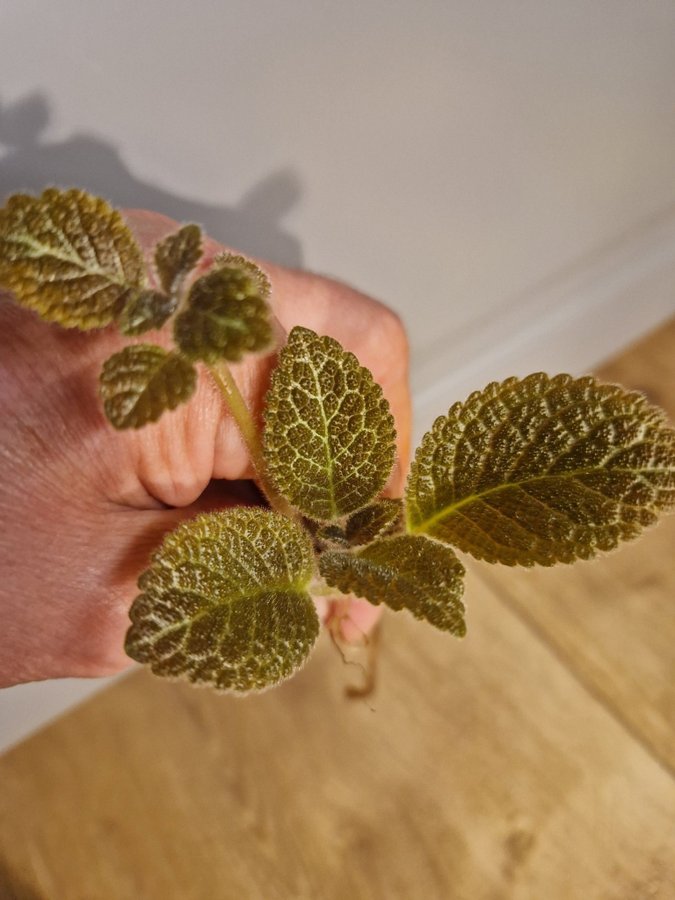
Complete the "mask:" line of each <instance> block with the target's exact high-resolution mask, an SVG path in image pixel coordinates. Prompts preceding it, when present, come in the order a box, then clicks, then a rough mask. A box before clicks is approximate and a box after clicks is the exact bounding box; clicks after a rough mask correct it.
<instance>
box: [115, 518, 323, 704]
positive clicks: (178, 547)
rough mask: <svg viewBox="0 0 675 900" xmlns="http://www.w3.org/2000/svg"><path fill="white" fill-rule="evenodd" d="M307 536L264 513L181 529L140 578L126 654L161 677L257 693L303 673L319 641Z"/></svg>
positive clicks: (207, 520)
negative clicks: (315, 643) (300, 670)
mask: <svg viewBox="0 0 675 900" xmlns="http://www.w3.org/2000/svg"><path fill="white" fill-rule="evenodd" d="M312 570H313V553H312V546H311V542H310V540H309V536H308V535H307V534H306V532H305V531H303V529H302V528H300V527H299V526H298V525H296V524H295V523H294V522H292V521H291V520H290V519H287V518H285V517H284V516H280V515H278V514H277V513H273V512H268V511H267V510H264V509H229V510H226V511H225V512H217V513H209V514H208V515H203V516H199V517H198V518H196V519H193V520H192V521H190V522H187V523H185V524H183V525H181V526H180V527H179V528H178V529H176V531H174V532H172V533H171V534H169V535H168V536H167V537H166V538H165V539H164V543H163V545H162V546H161V548H160V549H159V550H158V551H157V552H156V553H155V555H154V557H153V560H152V565H151V567H150V568H149V569H148V570H147V571H146V572H144V573H143V575H141V577H140V579H139V582H138V586H139V588H140V589H141V591H142V593H141V594H140V595H139V596H138V597H137V598H136V599H135V601H134V603H133V606H132V607H131V612H130V616H131V621H132V623H133V624H132V626H131V628H130V629H129V632H128V634H127V639H126V651H127V653H128V654H129V656H131V657H132V658H133V659H135V660H137V661H138V662H143V663H148V664H149V665H150V666H151V668H152V671H153V672H155V674H157V675H165V676H168V677H174V678H185V679H187V680H188V681H192V682H199V683H204V684H210V685H212V686H213V687H215V688H218V689H221V690H234V691H254V690H261V689H263V688H266V687H269V686H271V685H273V684H277V683H278V682H279V681H282V680H283V679H285V678H288V677H289V676H290V675H292V674H293V673H294V672H295V671H297V669H299V668H300V667H301V666H302V665H303V663H304V662H305V660H306V659H307V656H308V655H309V652H310V650H311V649H312V646H313V645H314V642H315V640H316V637H317V635H318V632H319V620H318V617H317V614H316V610H315V608H314V604H313V603H312V600H311V598H310V596H309V594H308V593H307V585H308V583H309V580H310V578H311V576H312Z"/></svg>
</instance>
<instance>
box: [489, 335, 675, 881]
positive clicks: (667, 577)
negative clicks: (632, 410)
mask: <svg viewBox="0 0 675 900" xmlns="http://www.w3.org/2000/svg"><path fill="white" fill-rule="evenodd" d="M598 374H599V376H600V377H602V378H603V379H604V380H606V381H611V382H620V383H621V384H623V385H625V386H627V387H632V388H636V389H639V390H641V391H643V392H644V393H646V394H647V396H648V397H649V398H650V400H651V401H652V402H654V403H656V404H658V405H659V406H661V407H662V408H664V409H665V410H666V411H667V412H668V413H669V415H670V417H671V420H673V421H675V319H673V320H672V321H671V322H670V323H668V324H667V325H665V326H664V327H662V328H661V329H659V330H658V331H657V332H655V333H653V334H651V335H649V336H648V337H647V338H646V339H644V340H642V341H640V342H639V343H638V344H636V345H635V346H633V347H631V348H629V349H628V350H626V351H625V352H624V353H622V354H621V356H620V357H618V358H617V359H615V360H613V361H612V362H610V363H609V364H608V365H606V366H603V367H602V368H601V369H600V371H599V373H598ZM477 571H479V577H481V578H484V579H485V580H486V581H488V582H489V583H490V584H491V586H492V587H493V588H494V590H495V591H496V592H497V593H498V594H499V597H500V599H501V600H502V601H503V602H505V603H506V604H507V605H509V606H510V607H511V608H513V609H514V610H517V612H518V614H519V615H520V616H521V617H522V618H523V620H525V621H527V622H528V623H529V624H530V626H531V627H532V628H533V629H534V631H535V632H536V633H537V634H538V635H539V636H540V637H541V638H542V639H543V640H544V641H546V642H547V643H549V645H550V646H551V647H552V648H554V650H555V652H556V653H557V654H558V655H559V656H560V658H562V659H564V660H565V662H566V664H567V665H568V666H569V668H570V669H571V670H573V671H574V672H576V674H577V677H578V678H579V679H580V680H581V681H582V682H583V683H584V684H585V685H586V686H587V687H588V688H589V690H590V691H591V692H592V693H593V694H595V695H596V696H597V697H598V698H600V699H601V701H602V702H603V703H605V704H607V706H608V707H609V708H611V709H612V710H613V711H614V713H615V714H616V715H617V716H618V717H619V718H620V719H621V721H623V722H624V723H625V725H626V726H627V727H628V728H629V730H631V731H632V732H633V733H634V734H635V735H637V736H638V738H639V739H640V740H643V741H644V742H645V743H646V744H647V745H648V746H649V747H650V748H651V750H652V751H653V753H654V754H655V756H656V757H657V758H658V759H660V760H661V761H662V763H663V764H664V765H666V766H667V767H668V768H669V770H670V771H671V773H675V516H673V515H671V516H668V517H667V518H666V519H665V520H663V521H662V522H661V523H660V524H659V525H658V526H657V527H655V528H653V529H650V530H649V531H648V532H647V533H646V534H644V535H643V536H642V537H641V538H640V539H639V540H637V541H635V542H633V543H630V544H628V545H624V546H623V547H622V548H620V549H619V550H617V551H616V552H614V553H612V554H609V555H607V556H605V557H604V558H603V559H600V560H595V561H593V562H586V563H578V564H576V565H574V566H572V567H569V568H567V567H563V568H562V569H560V568H557V569H535V570H531V571H522V570H521V571H517V572H515V571H509V570H505V569H504V568H503V567H500V566H494V567H488V566H481V567H480V569H479V570H477ZM673 896H675V887H674V888H673Z"/></svg>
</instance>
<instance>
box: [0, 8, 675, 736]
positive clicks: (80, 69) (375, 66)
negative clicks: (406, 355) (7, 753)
mask: <svg viewBox="0 0 675 900" xmlns="http://www.w3.org/2000/svg"><path fill="white" fill-rule="evenodd" d="M674 86H675V3H673V2H672V0H646V2H635V0H595V2H593V3H589V2H587V0H565V2H563V3H560V2H552V0H548V2H545V0H544V2H542V0H529V2H528V0H511V2H508V3H503V2H498V0H493V2H488V0H454V2H453V0H443V2H416V3H411V2H409V0H405V2H402V0H387V2H373V0H371V2H369V0H359V2H352V0H343V2H341V3H327V2H325V0H324V2H321V0H311V2H310V0H278V2H274V0H259V2H250V0H230V2H222V0H218V2H215V0H214V2H205V0H201V2H199V3H194V4H186V3H184V2H177V0H162V2H159V0H146V2H138V0H136V2H127V0H124V2H122V0H108V2H106V3H84V2H82V0H58V2H54V0H21V2H17V0H4V3H3V4H2V5H1V6H0V193H6V192H10V191H13V190H16V189H18V188H26V187H29V188H33V189H37V188H39V187H41V186H42V185H43V184H45V183H48V182H55V183H59V184H79V185H83V186H85V187H89V188H90V189H92V190H95V191H98V192H100V193H104V194H106V195H107V196H109V197H110V199H112V200H113V202H115V203H117V204H120V205H137V206H150V207H153V208H156V209H158V210H161V211H163V212H166V213H168V214H170V215H174V216H176V217H177V218H179V219H184V220H196V221H199V222H202V223H203V224H205V225H206V226H207V227H208V228H209V230H210V231H211V232H212V233H213V234H214V236H215V237H218V238H221V239H222V240H224V241H227V242H229V243H231V244H234V245H239V246H240V247H241V249H243V250H245V251H249V252H252V253H258V254H261V255H267V256H268V257H270V258H273V259H275V260H278V261H281V262H286V263H289V264H303V265H305V266H307V267H310V268H313V269H316V270H319V271H324V272H329V273H331V274H334V275H337V276H339V277H341V278H344V279H345V280H347V281H350V282H352V283H354V284H356V285H358V286H359V287H361V288H362V289H364V290H366V291H370V292H371V293H373V294H375V295H377V296H379V297H381V298H383V299H385V300H386V301H387V302H389V303H390V304H392V305H393V306H394V307H395V308H396V309H397V310H398V311H399V312H400V313H401V314H402V315H403V317H404V318H405V319H406V320H407V322H408V325H409V328H410V333H411V339H412V345H413V351H414V352H413V359H414V375H413V380H414V386H415V390H416V394H417V397H418V401H419V408H420V423H426V422H427V421H428V419H429V418H430V417H431V416H432V415H433V414H434V413H438V412H441V411H443V410H444V409H445V408H446V407H447V406H448V405H449V403H450V401H451V400H454V399H459V398H460V397H461V396H462V395H463V394H465V393H466V392H467V391H469V390H470V389H472V388H478V387H482V386H483V383H484V382H485V381H486V380H488V379H489V378H491V377H501V376H502V375H505V374H507V373H511V372H524V371H526V370H529V369H532V368H535V369H536V368H547V369H552V368H556V369H559V368H568V369H570V370H578V369H581V368H587V367H589V366H590V365H592V364H593V363H594V362H596V361H597V360H598V359H599V358H601V357H603V356H606V355H607V354H608V353H610V352H612V351H613V350H615V349H618V348H619V347H620V346H621V345H622V344H623V343H625V342H627V341H628V340H629V339H631V338H632V337H635V336H637V335H638V334H639V333H640V332H641V331H644V330H646V329H647V328H649V327H651V326H652V325H653V324H655V323H657V322H658V321H660V320H662V319H663V318H665V316H666V315H668V314H669V313H670V312H672V311H674V310H675V302H674V300H673V296H674V294H675V288H674V287H673V286H674V285H675V249H674V248H675V178H674V177H673V174H674V173H673V159H674V158H675V154H674V151H675V87H674ZM82 689H83V688H82V686H80V685H74V686H73V685H70V686H68V687H67V690H71V691H72V690H75V691H81V690H82ZM64 690H65V689H64ZM66 693H67V692H66ZM48 694H49V696H50V697H51V696H52V695H53V696H54V697H56V700H55V701H54V702H55V703H57V705H58V698H59V697H60V696H62V695H63V696H65V694H64V692H63V690H62V688H61V687H60V686H59V685H58V684H56V685H51V686H48V687H39V686H33V687H30V688H25V689H23V692H21V691H20V690H18V691H10V692H5V693H4V694H0V734H2V732H3V731H4V734H5V739H6V740H10V739H14V738H15V737H16V736H17V735H18V734H19V730H23V731H25V730H26V729H28V728H29V727H32V725H33V724H34V723H35V721H37V720H40V719H42V718H44V716H45V715H46V714H47V711H46V709H45V708H44V704H43V707H41V708H40V709H38V706H39V705H40V704H41V703H43V701H44V703H46V704H47V707H48V708H49V709H56V708H57V706H54V703H53V702H52V701H51V700H49V701H47V700H45V699H44V698H46V697H47V696H48ZM50 703H51V706H50ZM17 708H18V709H20V711H21V715H22V716H23V717H24V721H23V724H22V725H17V722H18V718H17ZM12 710H13V711H12ZM26 717H27V718H26ZM28 720H30V721H28Z"/></svg>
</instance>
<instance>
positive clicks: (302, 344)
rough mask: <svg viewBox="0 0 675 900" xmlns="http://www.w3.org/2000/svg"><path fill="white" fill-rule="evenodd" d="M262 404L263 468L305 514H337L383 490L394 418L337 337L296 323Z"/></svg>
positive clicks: (323, 516) (331, 516)
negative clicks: (263, 427)
mask: <svg viewBox="0 0 675 900" xmlns="http://www.w3.org/2000/svg"><path fill="white" fill-rule="evenodd" d="M266 404H267V405H266V410H265V431H264V451H265V459H266V461H267V467H268V475H269V477H270V479H271V481H272V482H273V484H274V485H275V486H276V488H277V490H279V491H280V493H282V494H283V495H284V496H285V497H286V498H287V499H288V500H289V501H290V502H291V503H292V504H293V505H294V506H296V507H297V508H298V509H299V510H300V511H301V512H302V513H304V515H306V516H309V517H310V518H313V519H318V520H322V521H331V520H334V519H338V518H340V517H342V516H345V515H348V514H349V513H352V512H355V511H356V510H357V509H360V508H361V507H363V506H365V505H366V504H367V503H369V502H370V500H372V499H373V497H375V495H376V494H378V493H379V491H381V490H382V488H383V487H384V485H385V483H386V481H387V478H388V477H389V473H390V472H391V468H392V466H393V464H394V453H395V443H394V442H395V437H396V432H395V431H394V420H393V417H392V415H391V413H390V412H389V404H388V403H387V401H386V400H385V398H384V396H383V394H382V389H381V388H380V386H379V385H378V384H376V383H375V382H374V381H373V376H372V375H371V374H370V372H369V371H368V369H365V368H364V367H363V366H361V365H359V362H358V360H357V359H356V357H355V356H354V355H353V354H352V353H348V352H347V351H346V350H344V349H343V348H342V347H341V346H340V344H338V342H337V341H335V340H333V339H332V338H329V337H319V336H318V335H317V334H315V333H314V332H313V331H310V330H309V329H308V328H300V327H296V328H294V329H293V330H292V331H291V333H290V335H289V338H288V343H287V344H286V346H285V347H284V348H283V350H282V351H281V353H280V356H279V364H278V366H277V368H276V369H275V371H274V374H273V375H272V384H271V387H270V390H269V392H268V394H267V399H266Z"/></svg>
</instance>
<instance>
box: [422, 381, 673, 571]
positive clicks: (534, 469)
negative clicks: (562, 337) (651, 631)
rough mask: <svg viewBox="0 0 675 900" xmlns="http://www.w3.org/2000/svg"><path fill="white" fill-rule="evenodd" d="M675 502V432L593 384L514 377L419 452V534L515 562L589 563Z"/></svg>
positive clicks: (639, 401)
mask: <svg viewBox="0 0 675 900" xmlns="http://www.w3.org/2000/svg"><path fill="white" fill-rule="evenodd" d="M674 503H675V432H673V431H672V430H671V429H669V428H667V427H666V423H665V420H664V415H663V413H662V412H661V411H660V410H657V409H654V408H653V407H651V406H649V404H648V403H647V401H646V400H645V398H644V397H643V396H641V395H640V394H636V393H630V392H628V391H625V390H624V389H622V388H620V387H617V386H615V385H604V384H599V383H598V382H596V381H595V380H594V379H593V378H590V377H586V378H579V379H573V378H572V377H571V376H569V375H557V376H556V377H555V378H550V377H549V376H547V375H543V374H541V373H540V374H535V375H530V376H529V377H527V378H525V379H523V380H519V379H517V378H509V379H507V380H506V381H504V382H502V383H501V384H496V383H492V384H490V385H488V387H487V388H486V389H485V390H484V391H481V392H476V393H473V394H472V395H471V396H470V397H469V398H468V400H467V401H466V403H456V404H455V405H454V406H453V407H452V408H451V409H450V411H449V413H448V415H447V416H444V417H441V418H439V419H437V420H436V422H435V423H434V426H433V428H432V429H431V431H430V432H428V433H427V434H426V435H425V437H424V439H423V441H422V444H421V445H420V447H419V448H418V450H417V453H416V455H415V460H414V462H413V465H412V467H411V472H410V477H409V479H408V485H407V489H406V509H407V525H408V531H410V532H412V533H417V532H423V533H426V534H429V535H432V536H433V537H435V538H438V539H439V540H442V541H445V542H447V543H449V544H454V545H456V546H457V547H459V548H460V549H462V550H466V551H467V552H469V553H472V554H473V555H474V556H476V557H477V558H478V559H485V560H487V561H488V562H501V563H505V564H506V565H524V566H531V565H534V564H540V565H545V566H549V565H553V564H554V563H556V562H572V561H573V560H575V559H577V558H581V559H589V558H590V557H592V556H594V555H595V554H596V553H597V552H598V551H602V550H611V549H613V548H614V547H616V545H617V544H618V542H619V541H620V540H622V539H629V538H633V537H635V536H636V535H637V534H638V533H639V532H640V530H641V529H642V528H643V527H645V526H646V525H650V524H652V523H653V522H654V521H655V520H656V517H657V513H658V512H659V511H660V510H663V509H666V508H668V507H670V506H672V505H673V504H674Z"/></svg>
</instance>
